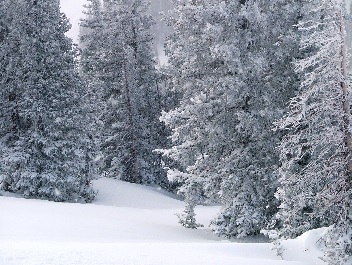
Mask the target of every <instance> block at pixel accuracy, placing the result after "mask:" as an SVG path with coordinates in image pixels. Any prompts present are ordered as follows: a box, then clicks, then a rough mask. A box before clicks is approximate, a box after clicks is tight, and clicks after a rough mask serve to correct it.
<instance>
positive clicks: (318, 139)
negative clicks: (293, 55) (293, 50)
mask: <svg viewBox="0 0 352 265" xmlns="http://www.w3.org/2000/svg"><path fill="white" fill-rule="evenodd" d="M304 7H305V12H306V15H305V16H304V17H303V20H302V22H301V23H300V24H299V29H300V31H301V34H302V40H301V49H304V50H308V51H309V56H306V57H304V58H303V59H301V60H299V61H298V62H297V69H298V71H300V72H302V73H303V74H304V79H302V83H301V87H300V91H299V93H298V95H297V96H296V97H294V98H293V99H292V100H291V104H290V112H289V114H288V115H287V116H286V118H284V119H283V120H282V121H281V122H280V123H279V125H280V126H281V128H283V129H286V130H288V131H289V134H288V135H287V136H286V137H285V138H284V140H283V142H282V144H281V146H280V149H281V160H282V167H281V169H280V171H281V178H280V183H281V187H280V189H279V192H278V195H279V196H280V199H281V200H282V205H281V208H282V210H281V215H280V216H281V218H282V221H283V229H282V230H281V234H282V235H283V236H286V237H295V236H297V235H300V234H302V233H303V232H305V231H307V230H309V229H312V228H316V227H321V226H326V225H332V224H334V225H333V226H332V227H331V228H330V229H329V231H328V233H327V235H326V238H325V239H326V244H327V251H326V256H325V259H326V260H327V261H328V263H329V264H334V265H337V264H339V265H341V264H350V257H351V254H352V251H351V217H350V207H351V205H350V201H351V194H350V193H351V151H352V149H351V148H352V144H351V143H352V141H351V132H350V103H349V93H350V87H349V85H348V82H347V53H346V42H345V31H344V20H343V12H344V6H343V1H337V0H336V1H304Z"/></svg>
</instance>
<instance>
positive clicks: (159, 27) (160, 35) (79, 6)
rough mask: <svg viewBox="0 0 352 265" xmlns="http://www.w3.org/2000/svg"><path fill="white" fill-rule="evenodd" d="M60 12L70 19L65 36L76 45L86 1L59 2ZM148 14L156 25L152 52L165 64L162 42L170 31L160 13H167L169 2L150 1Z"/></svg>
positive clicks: (64, 0)
mask: <svg viewBox="0 0 352 265" xmlns="http://www.w3.org/2000/svg"><path fill="white" fill-rule="evenodd" d="M60 2H61V11H62V12H64V13H65V14H66V15H67V17H68V18H69V19H70V22H71V24H72V28H71V30H70V31H69V32H68V33H67V36H69V37H70V38H72V39H73V40H74V42H75V43H78V36H79V22H80V19H81V18H83V17H84V14H83V13H82V12H83V9H84V7H83V5H84V4H86V3H87V1H86V0H60ZM150 2H151V6H150V14H151V15H153V17H154V19H155V21H156V25H154V27H153V29H152V30H153V33H154V38H155V40H154V50H155V54H156V55H157V57H158V60H159V63H160V64H164V63H166V61H167V60H166V57H165V54H164V49H163V47H164V41H165V37H166V36H167V35H168V34H169V32H170V29H169V28H168V27H167V26H166V25H165V23H164V22H162V21H161V15H160V12H167V10H169V9H170V8H171V0H151V1H150Z"/></svg>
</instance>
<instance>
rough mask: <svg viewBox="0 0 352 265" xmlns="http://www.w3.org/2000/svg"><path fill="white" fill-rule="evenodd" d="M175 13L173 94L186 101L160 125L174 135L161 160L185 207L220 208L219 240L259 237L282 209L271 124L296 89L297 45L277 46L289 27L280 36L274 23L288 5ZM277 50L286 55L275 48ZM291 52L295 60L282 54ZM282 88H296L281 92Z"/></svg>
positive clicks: (193, 7) (229, 5) (183, 5)
mask: <svg viewBox="0 0 352 265" xmlns="http://www.w3.org/2000/svg"><path fill="white" fill-rule="evenodd" d="M175 4H176V7H175V9H174V12H175V14H173V15H172V17H173V18H172V19H171V25H173V26H174V34H173V35H172V36H171V38H170V40H169V42H168V43H167V48H168V52H169V57H170V60H169V62H170V66H169V69H168V71H169V73H170V75H171V76H172V78H173V82H172V88H171V89H175V90H177V91H179V92H180V93H182V99H181V101H180V104H179V106H178V107H177V108H175V109H174V110H172V111H169V112H168V113H164V114H163V116H162V119H163V121H164V122H165V123H166V124H167V126H169V127H170V128H171V129H172V131H173V135H172V140H173V147H172V148H170V149H167V150H164V155H165V156H167V157H169V158H171V159H173V160H174V161H176V164H177V166H176V167H174V168H171V169H170V170H169V178H171V179H174V180H175V181H176V182H179V183H181V188H180V190H179V192H180V193H181V194H184V196H185V198H188V199H187V200H190V199H189V198H191V200H190V201H187V203H188V205H189V206H194V205H195V204H196V203H198V202H199V201H201V200H202V198H204V197H209V198H214V199H220V200H221V202H222V203H223V204H224V207H223V209H222V211H221V212H220V213H219V215H218V217H217V218H216V220H214V222H213V228H214V230H215V232H216V233H217V234H219V235H224V236H227V237H242V236H246V235H250V234H257V233H259V231H260V230H261V229H262V228H264V227H265V226H266V225H267V224H268V223H269V222H270V221H271V218H272V217H273V215H274V214H275V213H276V211H277V205H278V202H277V200H276V198H275V196H274V194H275V191H276V188H277V185H278V183H277V173H276V170H277V167H278V165H279V156H278V152H277V150H276V149H275V145H276V144H277V143H278V142H279V139H280V137H281V134H280V133H273V132H272V127H273V126H272V122H273V121H275V119H277V118H278V117H280V115H281V114H282V112H283V111H284V109H285V103H286V101H287V100H288V99H289V97H290V95H291V94H290V93H292V91H294V90H295V86H296V84H297V81H296V80H295V78H296V77H295V76H291V74H294V71H293V67H291V68H288V67H287V65H289V64H290V62H292V57H293V56H295V55H296V54H294V53H297V45H296V44H295V43H293V44H291V43H290V41H289V37H288V35H287V37H286V38H282V39H281V40H280V39H279V37H281V35H284V32H285V31H286V30H287V28H289V26H288V24H289V23H292V18H290V20H289V21H288V22H287V24H286V23H285V25H284V26H286V28H284V27H282V28H281V27H280V26H279V22H278V21H277V18H278V17H279V14H276V17H275V18H274V17H269V14H270V15H271V13H272V9H274V8H276V9H275V10H276V11H277V10H280V8H281V7H282V6H284V7H285V8H286V6H285V3H284V2H280V3H277V2H276V4H277V5H279V7H276V6H274V4H271V3H270V4H269V5H268V3H267V2H264V1H263V2H261V1H245V2H241V1H226V2H220V1H196V2H195V1H177V2H175ZM277 12H278V11H277ZM290 26H291V25H290ZM266 31H267V33H265V32H266ZM276 43H280V45H281V46H282V47H280V48H279V49H278V48H273V47H274V44H276ZM287 47H290V48H291V50H292V51H291V52H292V53H287V52H284V50H285V48H287ZM274 49H275V52H274V51H273V50H274ZM181 51H182V52H181ZM279 83H286V84H290V85H289V87H288V88H287V89H282V88H281V87H279V85H278V84H279ZM195 190H198V193H197V194H198V196H195V195H194V194H195ZM188 194H193V195H192V196H188Z"/></svg>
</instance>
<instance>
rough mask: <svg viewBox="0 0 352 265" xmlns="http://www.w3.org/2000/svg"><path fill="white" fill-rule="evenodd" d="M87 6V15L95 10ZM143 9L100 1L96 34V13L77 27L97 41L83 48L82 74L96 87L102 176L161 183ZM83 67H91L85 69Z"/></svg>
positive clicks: (156, 105) (148, 21)
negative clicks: (88, 11)
mask: <svg viewBox="0 0 352 265" xmlns="http://www.w3.org/2000/svg"><path fill="white" fill-rule="evenodd" d="M92 3H93V4H92V5H91V7H90V9H91V10H93V9H94V6H97V4H94V2H92ZM95 3H98V2H97V1H95ZM95 9H96V10H97V8H95ZM147 10H148V5H147V4H146V3H145V2H144V1H140V0H136V1H125V0H114V1H113V0H111V1H105V2H104V5H103V8H102V11H101V13H100V14H101V21H102V22H101V25H102V29H101V31H100V32H99V29H98V30H95V29H94V28H93V27H95V26H94V25H93V23H95V22H93V21H98V20H97V15H98V13H97V12H95V13H94V11H90V13H91V14H92V15H91V18H87V20H86V23H85V24H83V26H85V27H88V28H89V30H88V32H87V34H86V36H85V37H84V38H88V39H89V38H91V39H97V38H100V41H98V42H93V43H92V42H91V41H88V44H87V45H86V46H85V47H84V49H83V57H82V58H83V60H82V63H83V64H82V65H83V68H82V70H83V72H84V73H85V74H88V75H91V76H92V77H93V79H94V80H95V81H93V82H97V84H98V86H100V87H98V91H100V92H99V93H100V104H101V106H102V109H101V110H100V113H99V117H100V123H101V126H102V127H101V137H100V140H99V142H100V150H101V152H102V156H103V159H102V162H101V164H102V166H101V172H102V174H103V175H105V176H108V177H113V178H120V179H122V180H126V181H130V182H136V183H142V182H147V183H157V184H161V183H162V182H165V174H164V172H163V169H162V165H161V158H160V155H159V154H155V153H153V150H154V149H158V148H160V147H161V144H162V143H163V141H165V140H164V138H165V136H164V135H163V134H162V126H161V123H160V122H159V121H158V117H159V116H160V112H161V109H160V102H159V100H160V93H159V91H158V87H157V85H156V81H157V73H156V70H155V62H154V60H153V54H152V49H151V42H152V37H151V35H150V32H149V31H150V27H151V26H152V24H153V20H152V18H151V16H149V15H147ZM99 27H100V26H99ZM97 43H98V47H97V48H93V45H96V44H97ZM93 49H94V51H93ZM85 62H94V63H95V65H96V66H97V67H95V68H94V69H87V68H85ZM93 86H94V85H93Z"/></svg>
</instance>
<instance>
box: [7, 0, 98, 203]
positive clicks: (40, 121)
mask: <svg viewBox="0 0 352 265" xmlns="http://www.w3.org/2000/svg"><path fill="white" fill-rule="evenodd" d="M16 3H17V4H18V5H19V6H20V7H21V9H20V10H21V11H23V13H20V15H21V19H18V20H16V21H15V23H14V24H13V25H12V28H14V29H16V30H20V32H21V37H20V40H19V43H18V51H19V58H20V59H19V60H20V63H18V64H17V65H15V71H16V72H18V73H21V76H17V75H16V76H14V77H13V78H12V79H14V81H15V82H16V83H17V85H18V87H19V88H20V93H16V94H15V95H14V96H13V97H8V98H9V99H10V100H11V99H13V98H15V100H12V102H14V101H15V102H16V107H17V109H16V115H17V116H16V117H17V118H16V119H17V120H18V121H19V122H18V123H19V125H20V126H19V127H20V129H19V130H17V131H16V134H17V135H16V139H15V141H13V142H12V143H11V144H9V143H8V142H5V141H3V142H2V144H3V145H5V146H6V148H4V151H3V152H2V153H1V161H2V167H1V173H2V175H3V176H5V179H6V178H12V184H11V188H10V190H11V191H13V192H18V193H22V194H24V195H25V196H30V197H38V198H48V199H52V200H56V201H91V200H92V199H93V198H94V192H93V190H92V189H91V180H92V178H93V174H92V167H91V162H90V161H91V157H90V155H91V153H92V145H91V144H92V143H91V139H90V138H89V137H88V135H87V134H86V133H85V130H84V127H83V124H84V120H82V118H83V117H84V113H83V112H82V111H81V109H80V96H81V95H82V94H83V93H84V91H82V90H83V89H84V86H83V85H82V82H81V80H80V78H79V76H78V72H77V70H76V69H75V60H74V57H75V51H74V50H73V48H72V41H71V40H70V39H68V38H67V37H65V32H67V30H68V29H69V23H68V20H67V19H66V17H65V16H64V15H63V14H62V13H60V6H59V1H58V0H51V1H44V0H36V1H29V0H26V1H18V2H16ZM12 41H13V39H11V40H10V42H12ZM3 89H4V90H5V91H6V89H11V87H8V85H7V84H5V85H4V86H3Z"/></svg>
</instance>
